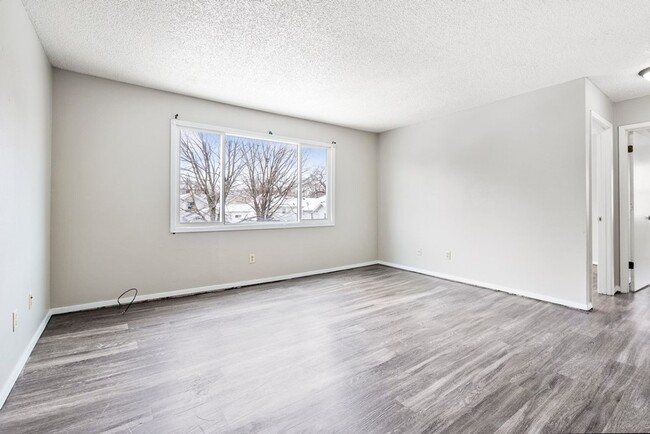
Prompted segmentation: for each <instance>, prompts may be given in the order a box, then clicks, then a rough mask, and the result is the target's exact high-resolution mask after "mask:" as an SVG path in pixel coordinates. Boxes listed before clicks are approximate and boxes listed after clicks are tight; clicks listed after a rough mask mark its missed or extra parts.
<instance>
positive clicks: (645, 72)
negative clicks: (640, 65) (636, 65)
mask: <svg viewBox="0 0 650 434" xmlns="http://www.w3.org/2000/svg"><path fill="white" fill-rule="evenodd" d="M639 75H640V76H641V77H643V78H645V79H646V80H648V81H650V68H646V69H642V70H641V71H640V72H639Z"/></svg>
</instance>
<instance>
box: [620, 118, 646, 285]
mask: <svg viewBox="0 0 650 434" xmlns="http://www.w3.org/2000/svg"><path fill="white" fill-rule="evenodd" d="M619 167H620V170H619V184H620V216H621V217H620V220H621V265H620V266H621V292H635V291H638V290H640V289H643V288H645V287H647V286H649V285H650V122H644V123H640V124H633V125H624V126H622V127H620V128H619Z"/></svg>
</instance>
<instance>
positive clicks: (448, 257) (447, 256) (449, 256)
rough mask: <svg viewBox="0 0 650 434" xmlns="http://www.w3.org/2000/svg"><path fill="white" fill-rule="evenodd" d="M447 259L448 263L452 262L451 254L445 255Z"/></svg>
mask: <svg viewBox="0 0 650 434" xmlns="http://www.w3.org/2000/svg"><path fill="white" fill-rule="evenodd" d="M445 259H447V260H448V261H451V252H447V253H445Z"/></svg>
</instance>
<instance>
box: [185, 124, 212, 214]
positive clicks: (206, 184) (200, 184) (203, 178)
mask: <svg viewBox="0 0 650 434" xmlns="http://www.w3.org/2000/svg"><path fill="white" fill-rule="evenodd" d="M220 140H221V138H220V135H219V134H214V133H208V132H201V131H195V130H189V129H181V130H180V137H179V154H180V171H179V176H180V180H179V181H180V182H179V184H178V185H179V186H180V192H179V193H180V195H179V197H180V204H179V205H180V210H179V212H180V222H181V223H200V222H218V221H219V217H220V216H219V214H220V212H219V198H220V195H221V158H220V154H221V151H220V147H221V145H220Z"/></svg>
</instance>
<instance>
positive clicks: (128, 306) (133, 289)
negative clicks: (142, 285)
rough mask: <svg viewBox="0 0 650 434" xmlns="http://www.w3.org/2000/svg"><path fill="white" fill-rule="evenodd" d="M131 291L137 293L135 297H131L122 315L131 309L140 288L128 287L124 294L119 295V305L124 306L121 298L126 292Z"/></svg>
mask: <svg viewBox="0 0 650 434" xmlns="http://www.w3.org/2000/svg"><path fill="white" fill-rule="evenodd" d="M129 291H135V294H133V298H132V299H131V301H130V302H129V304H128V305H127V306H126V309H124V312H122V315H124V314H125V313H126V311H127V310H129V308H130V307H131V305H132V304H133V302H134V301H135V298H136V297H137V296H138V289H137V288H131V289H127V290H126V291H124V292H123V293H122V294H120V296H119V297H117V304H118V306H119V307H120V308H121V307H122V306H124V305H123V304H122V303H120V299H121V298H122V297H124V294H126V293H127V292H129Z"/></svg>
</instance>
